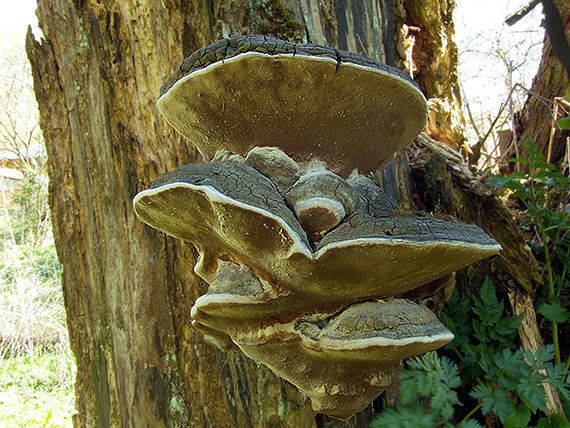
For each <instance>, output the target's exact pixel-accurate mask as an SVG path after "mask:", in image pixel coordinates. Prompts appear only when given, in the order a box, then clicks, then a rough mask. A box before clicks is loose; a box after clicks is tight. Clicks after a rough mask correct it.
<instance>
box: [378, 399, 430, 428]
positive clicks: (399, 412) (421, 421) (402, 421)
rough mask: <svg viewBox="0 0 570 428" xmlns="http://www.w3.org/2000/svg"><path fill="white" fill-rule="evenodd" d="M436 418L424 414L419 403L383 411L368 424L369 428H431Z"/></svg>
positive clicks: (423, 409)
mask: <svg viewBox="0 0 570 428" xmlns="http://www.w3.org/2000/svg"><path fill="white" fill-rule="evenodd" d="M437 422H438V420H437V417H436V415H434V414H430V413H426V411H425V408H424V406H423V405H422V404H420V403H415V404H411V405H408V406H398V409H385V410H383V411H382V413H380V414H379V415H378V416H376V418H374V419H373V420H372V422H371V423H370V427H371V428H433V427H435V426H437Z"/></svg>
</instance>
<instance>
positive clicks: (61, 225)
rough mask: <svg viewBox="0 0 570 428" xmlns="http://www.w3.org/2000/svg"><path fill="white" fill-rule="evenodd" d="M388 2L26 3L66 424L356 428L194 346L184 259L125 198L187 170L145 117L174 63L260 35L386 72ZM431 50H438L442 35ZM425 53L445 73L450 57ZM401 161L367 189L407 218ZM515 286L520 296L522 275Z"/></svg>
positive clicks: (190, 256) (245, 366)
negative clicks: (69, 410) (222, 41)
mask: <svg viewBox="0 0 570 428" xmlns="http://www.w3.org/2000/svg"><path fill="white" fill-rule="evenodd" d="M389 3H391V0H384V1H382V2H380V3H378V2H375V1H372V0H370V1H356V0H354V1H353V0H336V1H333V0H326V1H320V2H319V1H316V0H303V1H301V0H285V1H283V2H281V1H280V0H265V1H253V0H250V1H245V0H238V1H229V0H223V1H220V2H211V1H209V0H200V1H195V2H187V1H176V2H173V1H170V0H165V1H159V0H140V1H137V2H133V1H131V0H122V1H112V0H109V1H105V2H101V1H98V0H97V1H95V0H74V1H69V0H40V2H39V4H38V17H39V20H40V25H41V28H42V31H43V34H44V37H45V40H41V43H40V42H38V41H36V40H35V39H34V36H33V35H32V34H31V33H29V34H28V38H27V51H28V56H29V58H30V61H31V63H32V69H33V75H34V84H35V92H36V96H37V98H38V102H39V106H40V121H41V127H42V130H43V132H44V136H45V139H46V144H47V151H48V158H49V161H48V169H49V171H48V172H49V176H50V207H51V210H52V217H53V225H54V236H55V240H56V246H57V250H58V256H59V258H60V260H61V262H62V264H63V267H64V272H63V290H64V296H65V302H66V308H67V314H68V327H69V332H70V342H71V347H72V349H73V351H74V353H75V356H76V358H77V367H78V373H77V380H76V394H77V404H76V407H77V410H78V413H77V415H76V417H75V419H74V426H75V427H175V426H196V427H240V428H241V427H290V428H295V427H299V428H309V427H365V426H368V424H369V420H370V419H371V417H372V415H373V407H372V406H369V408H367V409H366V410H365V411H363V412H361V413H360V414H358V415H356V416H355V417H354V418H352V419H351V420H350V421H349V422H346V423H345V422H339V421H334V420H331V419H329V418H327V417H323V416H322V415H317V416H315V415H314V413H313V412H312V410H311V407H310V403H309V402H308V400H306V399H305V398H304V397H303V396H302V395H301V394H300V393H299V392H298V391H297V390H296V388H294V387H293V386H292V385H290V384H289V383H288V382H286V381H283V380H281V379H279V378H278V377H276V376H275V375H273V374H272V373H271V372H270V370H268V369H267V368H265V367H262V366H257V365H256V364H255V363H253V362H252V361H251V360H248V359H247V358H246V357H244V356H243V355H242V354H240V353H226V352H223V351H220V350H217V349H216V348H215V347H213V346H209V345H207V344H205V343H204V342H203V340H202V336H201V335H200V334H198V333H197V332H196V331H195V330H194V329H193V328H192V327H191V318H190V308H191V307H192V305H193V303H194V301H195V299H196V298H197V297H198V296H199V295H201V294H203V293H204V292H205V291H206V289H205V284H204V283H203V282H201V281H200V280H199V279H198V277H197V276H196V275H195V274H194V272H193V267H194V264H195V261H196V252H195V250H194V248H193V246H192V245H190V244H188V243H184V242H181V241H178V240H175V239H172V238H169V237H166V236H164V235H163V234H161V233H159V232H157V231H156V230H154V229H152V228H150V227H147V226H145V225H144V224H143V223H142V222H141V221H139V220H138V219H137V218H136V216H135V214H134V211H133V208H132V199H133V197H134V196H135V195H136V194H137V193H138V192H139V191H141V190H143V189H146V188H148V186H149V185H150V182H151V181H152V180H153V179H154V178H155V177H156V176H157V175H159V174H161V173H163V172H166V171H169V170H172V169H174V168H175V167H177V166H180V165H183V164H186V163H190V162H193V161H196V160H198V155H197V152H196V150H195V148H194V146H193V145H192V143H191V142H189V141H185V140H184V139H182V138H181V137H180V136H178V135H177V134H176V132H175V131H174V130H173V129H172V128H171V127H170V126H169V125H168V124H167V123H166V121H165V120H164V119H162V118H161V116H160V115H159V113H158V110H157V107H156V100H157V99H158V96H159V88H160V86H161V85H162V83H163V82H164V81H165V80H166V79H167V78H168V77H169V76H170V75H171V74H172V72H173V71H174V70H175V69H176V68H177V67H178V66H179V64H180V63H181V61H182V60H183V59H184V57H185V56H187V55H188V54H190V53H191V52H193V51H194V50H196V49H198V48H200V47H202V46H205V45H207V44H209V43H211V42H213V41H215V40H217V39H219V38H222V37H225V36H228V35H233V34H239V33H251V32H265V33H269V34H272V35H275V36H277V37H280V38H285V39H288V40H294V41H302V42H307V41H311V42H316V43H321V44H327V45H331V46H334V47H338V48H341V49H347V50H351V51H353V52H357V53H361V54H366V55H368V56H370V57H372V58H374V59H377V60H380V61H385V60H387V59H388V60H390V59H391V58H392V57H393V56H394V52H396V55H397V52H398V50H397V49H395V50H393V49H392V44H393V43H394V40H395V38H394V33H395V34H400V30H401V28H402V25H403V23H402V22H400V23H398V22H396V25H395V27H394V29H392V27H391V26H390V25H389V19H388V15H387V14H385V13H384V11H385V10H389V8H388V9H386V6H387V5H388V4H389ZM421 4H422V5H423V7H426V8H429V7H434V9H433V10H435V11H438V12H437V13H436V14H435V15H434V16H431V17H430V21H429V23H428V22H427V21H424V18H422V17H421V16H418V17H416V18H415V21H414V23H416V24H418V25H423V26H424V27H425V28H431V27H430V26H431V25H433V22H434V21H437V20H438V19H439V18H438V16H440V18H441V19H442V20H445V25H442V27H441V28H444V31H451V30H450V29H452V24H451V20H450V16H451V15H450V14H451V11H450V10H447V12H446V13H445V14H441V12H440V8H439V7H440V6H439V4H440V1H439V0H431V1H430V2H428V1H422V2H421ZM400 5H401V4H400ZM438 14H439V15H438ZM445 29H447V30H445ZM393 32H394V33H393ZM444 36H445V34H444ZM447 40H448V42H447V43H448V44H449V45H451V46H452V45H453V43H452V35H451V34H448V39H447ZM386 46H388V49H386ZM441 48H442V47H441V46H440V49H441ZM419 53H421V52H420V51H419V50H416V54H419ZM391 55H392V57H391ZM440 55H441V58H443V59H444V60H443V62H446V63H447V64H448V66H449V68H448V69H449V70H454V69H455V67H456V57H455V56H454V55H453V50H452V51H451V53H450V54H446V51H445V50H443V51H441V52H440ZM446 55H450V56H449V58H447V59H445V56H446ZM426 67H427V68H429V67H431V65H429V64H427V65H426ZM428 74H429V73H428ZM431 76H432V77H431V79H434V81H433V82H432V83H430V84H429V85H428V84H426V85H428V86H426V87H428V89H427V92H428V94H429V93H430V91H431V90H432V89H431V88H432V87H434V86H433V85H436V81H437V73H436V72H435V71H434V72H433V73H432V74H431ZM447 77H448V74H444V75H443V77H442V79H443V80H442V82H445V81H446V80H445V79H447ZM427 81H429V79H428V80H426V82H427ZM432 84H433V85H432ZM439 85H440V86H439V87H441V88H446V86H445V83H440V84H439ZM454 90H455V89H453V88H452V91H454ZM436 92H437V91H436ZM456 99H458V98H456ZM408 160H409V159H408V152H403V153H400V154H399V155H398V156H397V157H396V162H395V163H394V165H393V166H392V169H391V171H392V173H385V174H384V175H383V177H384V181H385V182H388V183H393V184H394V187H393V188H394V189H395V193H396V194H397V195H398V197H399V200H400V203H401V204H402V205H403V206H408V207H411V206H412V205H413V203H414V202H413V201H414V199H413V198H414V194H415V195H416V196H417V195H419V196H417V198H416V199H419V200H420V202H421V199H424V198H426V197H427V198H432V196H426V195H424V194H420V193H421V192H419V193H418V191H417V189H415V187H414V186H416V185H417V183H416V184H415V183H414V180H412V179H411V178H410V177H411V176H412V173H414V171H416V172H415V173H414V174H422V173H423V172H422V169H421V168H423V167H421V166H420V167H416V169H415V170H412V169H411V168H410V166H409V163H408ZM462 191H465V189H462ZM473 200H476V197H474V199H473ZM423 204H424V206H427V205H426V204H425V203H423ZM428 205H429V204H428ZM460 209H461V208H459V207H456V211H453V209H451V208H450V211H449V212H450V213H456V212H457V210H460ZM464 209H466V210H467V209H468V208H466V207H464ZM469 209H472V208H469ZM473 209H475V208H473ZM477 210H484V208H477ZM460 217H461V216H460ZM469 220H470V221H478V222H483V221H485V219H484V218H482V217H481V216H477V217H473V218H469ZM513 233H514V232H513ZM506 241H508V239H507V240H506ZM506 241H505V242H506ZM529 266H530V265H529ZM516 271H518V270H517V269H515V271H512V272H513V275H515V272H516ZM465 276H466V277H469V278H471V277H473V275H472V274H469V273H468V274H466V275H465ZM517 280H519V281H521V284H523V286H524V287H525V288H526V287H533V279H532V276H528V277H526V278H525V277H524V275H523V277H521V278H518V279H517ZM525 281H526V282H525Z"/></svg>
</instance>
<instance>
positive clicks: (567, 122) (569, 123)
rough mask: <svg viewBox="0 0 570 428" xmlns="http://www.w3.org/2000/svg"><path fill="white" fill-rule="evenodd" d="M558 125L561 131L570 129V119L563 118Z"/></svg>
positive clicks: (557, 122)
mask: <svg viewBox="0 0 570 428" xmlns="http://www.w3.org/2000/svg"><path fill="white" fill-rule="evenodd" d="M556 124H557V125H558V126H559V127H560V129H570V117H563V118H562V119H558V120H557V121H556Z"/></svg>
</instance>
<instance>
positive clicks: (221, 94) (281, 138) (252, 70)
mask: <svg viewBox="0 0 570 428" xmlns="http://www.w3.org/2000/svg"><path fill="white" fill-rule="evenodd" d="M158 107H159V109H160V111H161V113H162V114H163V115H164V117H165V118H166V120H167V121H168V122H169V123H170V124H171V125H172V126H173V127H174V128H175V129H176V130H177V131H178V132H180V134H182V135H183V136H184V137H186V138H187V139H188V140H190V141H192V142H193V143H194V144H195V145H196V146H197V147H198V149H199V150H200V152H201V153H202V154H203V156H204V158H205V159H206V160H209V159H211V156H212V155H213V154H214V153H215V152H216V151H217V150H220V149H226V150H229V151H231V152H232V153H237V154H241V155H245V154H246V153H247V152H249V151H250V150H251V149H253V148H254V147H258V146H277V147H280V148H281V149H283V151H285V152H286V153H287V154H288V155H289V156H291V157H293V158H294V159H295V160H296V161H307V160H310V159H313V158H317V159H319V160H320V161H322V162H324V163H325V164H326V165H327V167H328V168H329V169H331V170H332V171H334V172H336V173H339V174H340V175H342V176H347V175H348V174H349V173H350V172H351V171H352V170H353V169H355V168H357V169H358V170H359V171H361V172H368V171H374V170H376V169H378V168H379V167H381V166H382V165H384V164H386V163H387V162H388V161H389V160H390V159H391V158H392V155H393V154H394V153H395V152H396V151H398V150H399V149H401V148H402V147H404V146H406V145H407V144H409V142H410V141H411V140H412V139H413V138H414V137H415V136H417V135H418V134H419V133H420V132H421V131H422V130H423V129H424V127H425V125H426V120H427V106H426V101H425V98H424V96H423V94H422V92H421V90H420V89H419V87H418V86H417V84H416V83H415V82H414V81H413V80H411V79H410V78H409V76H408V75H406V74H405V73H403V72H402V71H400V70H398V69H396V68H392V67H388V66H386V65H384V64H379V63H377V62H375V61H372V60H370V59H368V58H365V57H362V56H360V55H354V54H351V53H348V52H344V51H339V50H337V49H333V48H329V47H325V46H319V45H314V44H310V45H299V44H294V43H290V42H285V41H282V40H278V39H275V38H273V37H269V36H258V35H252V36H235V37H231V38H229V39H223V40H220V41H218V42H216V43H214V44H212V45H210V46H207V47H205V48H203V49H200V50H198V51H196V52H195V53H194V54H192V55H191V56H190V57H188V58H187V59H186V60H185V61H184V62H183V63H182V65H181V66H180V70H179V71H178V72H177V73H175V74H174V75H173V76H172V77H171V78H170V80H169V81H168V83H167V84H166V85H165V86H164V87H163V89H162V95H161V97H160V99H159V100H158Z"/></svg>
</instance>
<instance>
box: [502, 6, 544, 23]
mask: <svg viewBox="0 0 570 428" xmlns="http://www.w3.org/2000/svg"><path fill="white" fill-rule="evenodd" d="M540 1H541V0H532V1H531V2H530V3H529V4H527V5H526V6H525V7H523V8H522V9H520V10H519V11H518V12H516V13H515V14H513V15H511V16H509V17H508V18H507V19H506V20H505V24H507V25H508V26H509V27H511V26H513V25H515V24H516V23H517V22H519V21H520V20H521V19H523V18H524V17H525V16H527V15H528V14H529V13H530V12H532V10H533V9H534V8H535V7H536V6H537V5H538V4H539V3H540Z"/></svg>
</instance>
